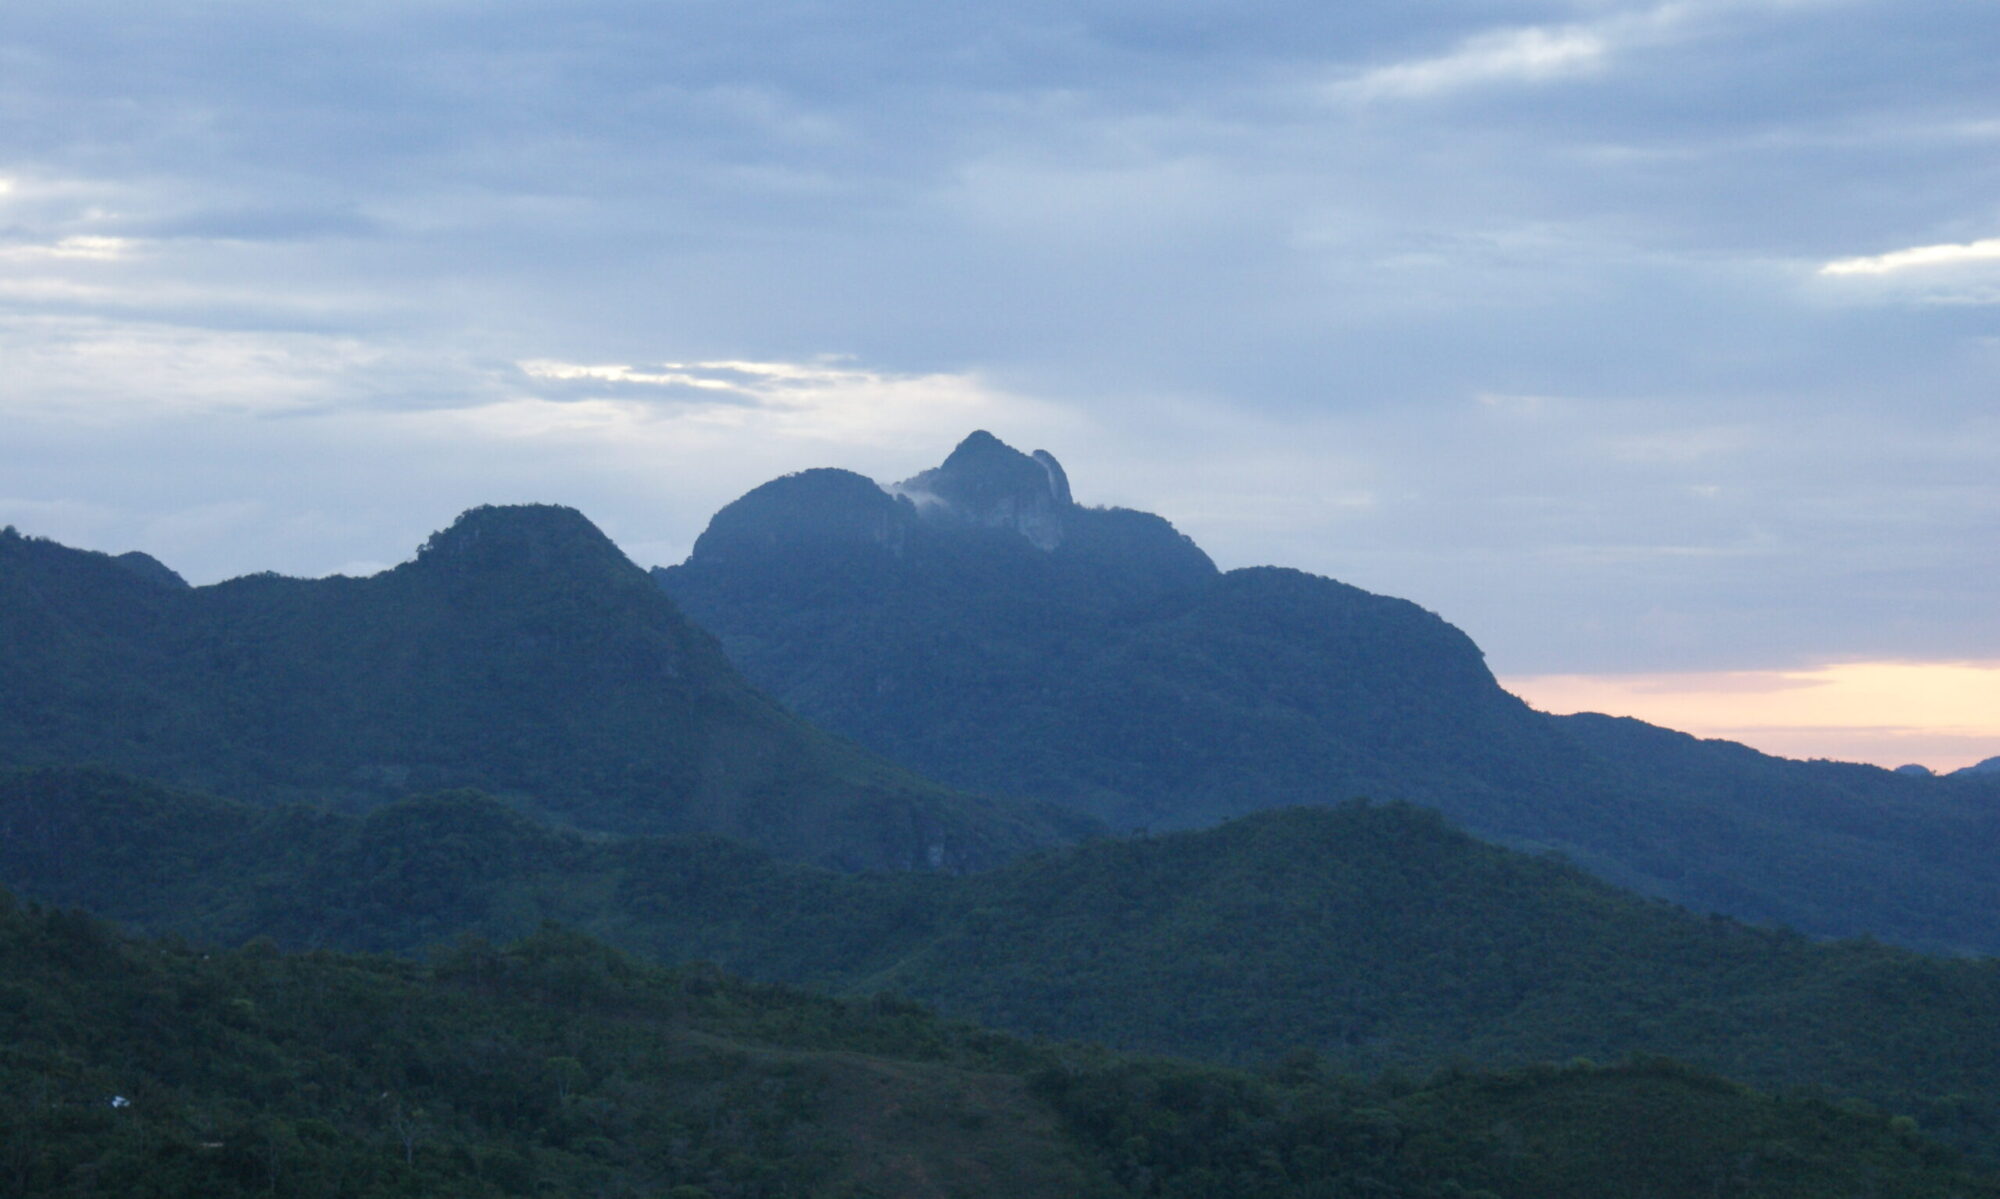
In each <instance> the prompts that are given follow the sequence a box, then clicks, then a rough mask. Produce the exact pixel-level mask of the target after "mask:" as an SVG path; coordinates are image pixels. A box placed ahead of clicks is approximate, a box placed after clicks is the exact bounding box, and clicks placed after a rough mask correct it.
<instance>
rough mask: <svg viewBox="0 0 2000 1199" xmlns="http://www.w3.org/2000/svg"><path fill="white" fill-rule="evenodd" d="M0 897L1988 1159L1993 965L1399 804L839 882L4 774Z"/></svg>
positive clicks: (179, 924) (812, 872) (748, 854)
mask: <svg viewBox="0 0 2000 1199" xmlns="http://www.w3.org/2000/svg"><path fill="white" fill-rule="evenodd" d="M0 879H4V880H6V882H7V884H8V885H9V886H12V887H14V888H15V889H17V890H18V891H20V892H21V893H22V894H24V895H27V896H32V897H37V898H41V899H44V900H48V901H54V902H60V903H70V904H81V905H83V906H86V907H88V908H90V909H92V910H94V911H98V912H100V913H103V914H105V915H107V916H111V917H114V918H117V919H120V920H125V921H130V922H133V923H135V924H138V925H139V926H141V927H143V928H145V929H147V930H150V931H153V932H172V933H179V934H181V935H184V936H189V937H194V938H197V939H200V940H203V941H210V942H220V943H222V944H235V943H240V942H241V941H243V940H245V939H247V938H250V937H254V936H259V935H268V936H272V937H275V938H277V939H278V940H279V941H280V942H281V943H283V944H286V945H291V946H299V947H318V946H327V947H334V948H342V949H367V950H391V951H398V952H406V953H407V952H414V951H418V950H421V949H424V948H425V947H427V946H431V945H436V944H440V943H449V942H451V941H452V940H454V939H455V938H457V937H458V936H460V935H461V934H463V933H466V932H475V933H478V934H481V935H483V936H486V937H489V938H493V939H506V938H509V937H513V936H518V935H522V934H524V933H527V932H531V931H533V930H534V929H535V928H536V927H537V926H538V924H539V923H540V922H541V921H542V920H544V919H550V918H553V919H557V920H560V921H562V922H564V923H566V924H569V925H572V926H574V927H577V928H580V929H583V930H585V931H588V932H591V933H593V934H595V935H599V936H603V937H605V938H607V939H609V940H611V941H613V942H615V943H617V944H620V945H622V946H624V947H626V948H628V949H633V950H638V951H642V952H644V953H646V954H647V955H648V956H651V957H655V958H657V959H660V960H665V961H694V960H700V961H709V962H714V963H718V964H720V965H722V966H723V967H725V968H727V969H729V970H732V971H736V972H740V973H743V974H747V975H750V976H752V977H757V978H762V979H771V980H779V981H788V982H795V983H805V984H810V985H814V986H817V987H821V988H826V989H830V990H834V991H837V992H847V993H855V994H867V993H870V992H873V991H876V990H879V989H882V988H885V987H887V988H890V989H893V990H896V991H900V992H903V993H906V994H910V995H913V996H916V997H918V998H921V999H924V1000H927V1001H930V1002H932V1003H935V1004H936V1005H937V1006H938V1007H939V1008H940V1010H942V1011H943V1012H945V1013H946V1014H948V1015H952V1016H957V1017H962V1018H966V1019H974V1020H978V1021H980V1022H982V1023H986V1024H990V1025H994V1026H997V1027H1000V1028H1004V1029H1008V1030H1011V1031H1014V1032H1022V1033H1033V1034H1037V1035H1044V1036H1052V1037H1061V1038H1066V1039H1076V1038H1083V1039H1089V1040H1096V1041H1101V1042H1104V1043H1107V1044H1110V1045H1114V1046H1118V1047H1121V1048H1127V1049H1142V1050H1148V1051H1153V1052H1166V1053H1174V1054H1182V1055H1193V1056H1200V1057H1206V1058H1222V1059H1229V1060H1236V1061H1242V1062H1268V1061H1271V1060H1274V1059H1277V1058H1279V1057H1282V1056H1284V1055H1285V1054H1287V1053H1288V1052H1290V1051H1293V1050H1295V1049H1299V1048H1309V1049H1312V1050H1314V1051H1316V1052H1317V1053H1318V1054H1320V1055H1321V1056H1322V1057H1323V1058H1324V1059H1325V1060H1326V1061H1327V1062H1328V1063H1330V1064H1331V1065H1333V1066H1335V1067H1339V1068H1343V1069H1367V1070H1372V1069H1376V1068H1379V1067H1382V1066H1385V1065H1402V1066H1407V1067H1413V1068H1417V1069H1419V1070H1422V1069H1427V1068H1430V1067H1433V1066H1437V1065H1439V1064H1443V1063H1447V1062H1451V1061H1455V1060H1466V1061H1474V1062H1479V1063H1486V1064H1497V1065H1517V1064H1520V1063H1526V1062H1533V1061H1538V1060H1551V1061H1566V1060H1568V1059H1570V1058H1571V1057H1574V1056H1577V1055H1586V1056H1589V1057H1592V1058H1595V1059H1598V1060H1605V1061H1609V1060H1616V1059H1618V1058H1621V1057H1623V1056H1624V1055H1627V1054H1632V1053H1654V1054H1666V1055H1669V1056H1671V1057H1675V1058H1679V1059H1682V1060H1686V1061H1690V1062H1693V1063H1695V1064H1697V1065H1700V1066H1702V1067H1704V1068H1707V1069H1712V1070H1716V1071H1719V1072H1722V1073H1724V1074H1727V1075H1729V1076H1730V1077H1734V1078H1738V1079H1741V1080H1743V1081H1746V1082H1750V1083H1753V1084H1755V1085H1759V1086H1765V1087H1776V1086H1807V1085H1810V1086H1817V1087H1820V1088H1823V1089H1824V1091H1825V1093H1827V1094H1830V1095H1835V1096H1846V1095H1860V1096H1863V1097H1865V1098H1867V1099H1869V1100H1870V1101H1872V1102H1874V1103H1875V1104H1877V1105H1879V1106H1881V1107H1882V1108H1884V1109H1886V1110H1887V1111H1890V1112H1892V1113H1898V1112H1899V1113H1906V1114H1910V1115H1913V1116H1915V1117H1916V1118H1917V1119H1918V1121H1919V1122H1920V1123H1921V1124H1922V1125H1923V1126H1924V1127H1925V1128H1927V1129H1930V1130H1932V1131H1935V1132H1937V1133H1939V1134H1940V1135H1944V1136H1947V1137H1949V1138H1951V1139H1953V1140H1956V1141H1959V1142H1961V1143H1964V1144H1967V1145H1970V1146H1975V1147H1977V1148H1979V1149H1980V1150H1981V1151H1982V1152H1983V1153H1984V1154H1986V1155H1988V1156H1990V1157H1992V1158H1994V1159H1995V1160H2000V962H1995V961H1993V960H1981V961H1965V960H1955V959H1933V958H1925V957H1922V956H1919V955H1917V954H1914V953H1911V952H1908V951H1905V950H1899V949H1894V948H1889V947H1884V946H1881V945H1876V944H1867V943H1846V944H1837V945H1822V944H1818V943H1815V942H1812V941H1810V940H1808V939H1806V938H1804V937H1801V936H1799V935H1797V934H1794V933H1788V932H1779V931H1771V930H1764V929H1757V928H1751V927H1746V926H1743V925H1740V924H1737V923H1735V922H1733V921H1728V920H1722V919H1718V918H1713V917H1703V916H1697V915H1693V914H1690V913H1688V912H1686V911H1684V910H1681V909H1678V908H1675V907H1672V906H1670V905H1667V904H1662V903H1659V902H1657V901H1649V900H1643V899H1640V898H1638V897H1635V896H1631V895H1629V894H1626V893H1623V892H1621V891H1618V890H1617V889H1615V888H1612V887H1609V886H1607V885H1605V884H1603V883H1601V882H1599V881H1597V880H1595V879H1593V878H1591V877H1589V876H1588V875H1586V874H1584V873H1583V872H1581V871H1579V870H1576V869H1574V868H1573V867H1569V866H1566V865H1563V864H1560V863H1557V862H1553V861H1550V860H1548V859H1546V858H1541V857H1536V856H1532V855H1527V854H1522V853H1519V852H1516V851H1511V850H1505V849H1500V848H1497V847H1494V846H1491V845H1486V844H1482V843H1480V842H1478V841H1475V840H1474V839H1472V838H1471V837H1469V836H1467V835H1465V834H1463V833H1460V832H1457V831H1455V830H1453V829H1451V828H1449V827H1448V826H1446V825H1445V824H1444V822H1443V821H1441V820H1439V819H1438V818H1437V817H1436V816H1434V815H1432V814H1429V813H1425V812H1422V811H1419V810H1417V809H1413V808H1408V807H1403V806H1389V807H1363V806H1357V805H1345V806H1340V807H1328V808H1317V809H1291V810H1286V811H1281V812H1268V813H1263V814H1260V815H1257V816H1253V817H1248V818H1244V819H1241V820H1238V821H1235V822H1232V823H1230V824H1227V825H1225V826H1223V827H1221V828H1217V829H1212V830H1208V831H1204V832H1191V833H1177V834H1172V835H1168V836H1159V837H1150V838H1141V839H1136V840H1128V841H1107V842H1100V843H1096V844H1092V845H1086V846H1080V847H1077V848H1074V849H1069V850H1062V851H1057V852H1052V853H1048V854H1043V855H1037V856H1035V857H1033V858H1030V859H1027V860H1024V861H1020V862H1016V863H1013V864H1010V865H1008V866H1005V867H1002V868H999V869H996V870H993V871H988V872H985V873H981V874H976V875H965V876H952V875H945V874H939V873H924V874H918V873H909V872H896V873H886V874H861V875H856V874H846V873H838V872H830V871H823V870H817V869H812V868H807V867H801V866H795V865H786V864H783V863H780V862H777V861H775V860H773V859H771V858H770V857H768V856H766V855H763V854H760V853H758V852H756V851H753V850H750V849H747V848H744V847H741V846H737V845H733V844H730V843H728V842H724V841H720V840H714V839H672V840H655V839H638V840H611V841H606V840H601V839H598V840H592V839H585V838H581V837H579V836H576V835H574V834H564V833H559V832H555V831H552V830H549V829H546V828H543V827H541V826H538V825H535V824H533V823H532V822H530V821H528V820H526V819H524V818H523V817H521V816H520V815H519V814H517V813H514V812H511V811H509V810H508V809H506V808H505V807H503V806H501V805H499V804H498V803H496V802H494V801H492V800H488V799H485V798H483V797H479V796H476V795H472V794H467V793H458V794H451V795H442V796H436V797H430V798H424V799H418V800H411V801H406V802H403V803H400V804H396V805H392V806H390V807H386V808H382V809H379V810H377V811H375V812H373V813H371V814H369V815H368V816H366V817H365V818H355V817H345V816H333V815H327V814H324V813H319V814H315V813H311V812H308V811H305V810H300V809H278V810H270V809H263V810H260V809H254V808H249V807H245V806H243V805H239V804H233V803H229V802H226V801H219V800H212V799H203V798H200V797H195V796H190V795H187V794H184V793H179V792H174V791H170V790H166V789H162V788H159V787H157V786H154V785H151V784H144V783H139V782H136V781H134V780H129V779H124V778H121V777H119V776H115V775H109V774H104V773H93V772H75V771H41V772H33V773H27V774H16V775H13V776H8V777H5V778H4V779H0Z"/></svg>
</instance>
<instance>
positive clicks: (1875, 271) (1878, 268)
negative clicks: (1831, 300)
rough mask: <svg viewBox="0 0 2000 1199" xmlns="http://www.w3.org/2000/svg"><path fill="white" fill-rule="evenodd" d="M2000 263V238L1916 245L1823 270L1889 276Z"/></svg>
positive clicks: (1838, 261)
mask: <svg viewBox="0 0 2000 1199" xmlns="http://www.w3.org/2000/svg"><path fill="white" fill-rule="evenodd" d="M1994 261H2000V237H1989V238H1985V239H1983V240H1980V241H1975V242H1967V243H1964V244H1962V245H1937V246H1913V247H1911V248H1910V249H1907V250H1894V251H1891V252H1889V253H1887V254H1876V255H1873V256H1871V257H1864V258H1840V259H1836V260H1834V261H1832V262H1829V263H1827V264H1826V265H1825V266H1822V267H1820V268H1819V273H1820V274H1822V275H1888V274H1893V273H1895V272H1897V271H1908V270H1916V269H1920V268H1924V267H1941V266H1960V265H1963V264H1965V263H1968V262H1994Z"/></svg>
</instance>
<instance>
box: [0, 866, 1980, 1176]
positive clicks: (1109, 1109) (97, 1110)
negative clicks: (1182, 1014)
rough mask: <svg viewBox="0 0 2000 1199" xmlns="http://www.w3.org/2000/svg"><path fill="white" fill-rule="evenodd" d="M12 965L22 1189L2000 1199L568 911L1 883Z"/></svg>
mask: <svg viewBox="0 0 2000 1199" xmlns="http://www.w3.org/2000/svg"><path fill="white" fill-rule="evenodd" d="M0 978H4V979H5V982H4V984H0V1044H4V1045H5V1046H6V1052H5V1053H4V1054H0V1189H4V1190H5V1192H6V1193H7V1194H8V1195H12V1196H19V1197H20V1199H32V1197H40V1196H76V1197H82V1196H111V1195H118V1196H127V1195H148V1196H154V1197H157V1199H235V1197H238V1196H245V1197H247V1196H252V1195H271V1194H283V1195H289V1196H297V1197H299V1199H320V1197H325V1199H333V1197H335V1196H343V1197H344V1196H367V1197H380V1199H388V1197H390V1196H410V1197H416V1196H423V1197H425V1199H432V1197H439V1196H454V1197H456V1196H464V1197H482V1199H484V1197H496V1199H497V1197H501V1196H529V1195H546V1194H566V1195H583V1194H589V1195H602V1196H617V1197H626V1196H649V1197H650V1196H666V1197H667V1199H794V1197H796V1199H803V1197H804V1196H823V1197H833V1199H864V1197H868V1196H879V1197H889V1196H893V1197H895V1199H947V1197H949V1196H961V1195H1007V1196H1010V1197H1011V1196H1018V1197H1019V1199H1037V1197H1038V1196H1048V1197H1049V1199H1057V1197H1060V1199H1120V1197H1127V1196H1129V1197H1131V1199H1140V1197H1145V1196H1157V1197H1165V1199H1182V1197H1185V1199H1196V1197H1217V1199H1219V1197H1221V1196H1243V1195H1257V1196H1261V1197H1265V1199H1292V1197H1299V1199H1305V1197H1308V1196H1332V1195H1349V1194H1370V1195H1379V1196H1386V1197H1406V1199H1448V1197H1465V1196H1470V1195H1482V1194H1483V1195H1490V1196H1494V1197H1495V1199H1502V1197H1504V1199H1566V1197H1569V1196H1576V1197H1578V1199H1582V1197H1583V1196H1597V1195H1603V1194H1606V1193H1616V1194H1621V1195H1632V1196H1639V1195H1645V1196H1657V1197H1659V1199H1681V1197H1686V1199H1706V1197H1707V1196H1710V1195H1713V1194H1716V1193H1726V1194H1730V1195H1737V1196H1746V1197H1753V1199H1808V1197H1810V1199H1824V1197H1826V1196H1842V1195H1853V1196H1862V1195H1867V1196H1895V1197H1909V1199H1947V1197H1960V1199H1977V1197H1981V1196H1993V1195H2000V1187H1996V1185H1995V1183H1994V1181H1993V1180H1992V1179H1991V1177H1990V1176H1984V1175H1976V1174H1973V1173H1970V1172H1968V1171H1967V1170H1965V1169H1964V1168H1962V1167H1961V1166H1959V1165H1958V1164H1956V1163H1955V1161H1954V1160H1953V1157H1952V1155H1951V1154H1949V1153H1947V1152H1945V1151H1942V1150H1940V1149H1939V1148H1938V1147H1937V1146H1935V1145H1934V1144H1931V1143H1929V1142H1927V1141H1926V1140H1924V1139H1923V1138H1922V1137H1921V1136H1919V1135H1917V1134H1916V1133H1914V1132H1913V1131H1912V1130H1910V1129H1909V1128H1908V1127H1907V1125H1906V1124H1898V1123H1896V1122H1894V1121H1892V1120H1890V1119H1888V1118H1886V1117H1883V1116H1880V1115H1873V1114H1867V1113H1860V1112H1854V1111H1843V1110H1840V1109H1838V1108H1835V1107H1832V1106H1830V1105H1827V1104H1824V1103H1816V1102H1810V1101H1797V1100H1793V1101H1774V1100H1771V1099H1768V1098H1765V1097H1762V1096H1759V1095H1756V1094H1752V1093H1750V1092H1747V1091H1744V1090H1742V1089H1741V1088H1738V1087H1735V1086H1733V1085H1731V1084H1729V1083H1726V1082H1722V1081H1721V1080H1718V1079H1715V1078H1713V1077H1709V1076H1704V1075H1701V1074H1699V1073H1696V1072H1694V1071H1691V1070H1688V1069H1686V1068H1684V1067H1678V1066H1674V1065H1672V1064H1670V1063H1664V1062H1656V1063H1641V1064H1634V1065H1630V1066H1622V1067H1613V1068H1606V1069H1600V1068H1594V1067H1572V1068H1568V1069H1555V1068H1544V1069H1538V1070H1529V1071H1520V1072H1515V1073H1512V1074H1504V1075H1490V1074H1477V1073H1469V1072H1464V1071H1458V1072H1451V1073H1446V1074H1441V1075H1439V1076H1437V1077H1436V1078H1434V1079H1432V1080H1431V1081H1430V1082H1428V1083H1427V1084H1423V1085H1413V1084H1410V1083H1407V1082H1396V1081H1393V1080H1386V1079H1385V1080H1382V1081H1380V1082H1376V1083H1367V1082H1360V1081H1353V1080H1348V1079H1343V1078H1338V1077H1331V1076H1328V1075H1326V1074H1324V1073H1323V1072H1322V1071H1319V1070H1318V1069H1316V1068H1313V1067H1312V1066H1311V1065H1310V1064H1309V1063H1305V1064H1298V1065H1294V1066H1292V1067H1290V1068H1288V1069H1287V1070H1286V1071H1284V1072H1282V1073H1279V1074H1275V1075H1271V1076H1266V1077H1261V1078H1260V1077H1253V1076H1249V1075H1244V1074H1237V1073H1233V1072H1229V1071H1224V1070H1218V1069H1214V1068H1209V1067H1198V1066H1190V1065H1184V1064H1175V1063H1168V1062H1161V1061H1138V1060H1132V1059H1125V1058H1120V1057H1117V1056H1115V1055H1110V1054H1106V1053H1103V1052H1100V1051H1093V1050H1086V1049H1080V1048H1077V1047H1054V1046H1047V1045H1037V1044H1032V1043H1022V1042H1018V1041H1012V1040H1009V1039H1007V1038H1004V1037H999V1036H995V1035H993V1034H991V1033H985V1032H981V1031H979V1030H977V1029H973V1028H969V1027H965V1026H959V1025H950V1024H945V1023H942V1022H940V1021H938V1020H936V1019H934V1018H932V1017H930V1016H929V1015H927V1014H926V1013H924V1012H923V1011H922V1010H921V1009H918V1008H916V1007H915V1006H914V1005H911V1004H909V1003H907V1002H903V1001H896V1000H891V999H877V1000H873V1001H869V1002H865V1003H846V1004H844V1003H839V1002H835V1001H831V1000H827V999H823V998H819V997H815V996H809V995H804V994H800V993H797V992H792V991H786V990H782V989H779V988H774V987H766V986H754V985H750V984H745V983H741V982H737V981H734V980H731V979H729V978H726V977H723V976H720V975H718V974H717V973H716V972H714V971H713V970H710V969H693V970H683V971H664V970H660V969H657V968H647V967H644V966H641V965H639V964H637V963H635V962H633V961H631V960H630V959H627V958H624V957H622V956H620V955H619V954H617V953H615V952H613V951H611V950H608V949H606V948H604V947H603V946H601V945H599V944H596V943H593V942H591V941H589V940H586V939H584V938H581V937H578V936H576V935H574V934H570V933H566V932H564V931H563V930H560V929H556V928H548V929H543V930H541V931H539V932H538V933H537V934H536V935H534V936H533V937H531V938H529V939H527V940H525V941H523V942H520V943H517V944H514V945H512V946H509V947H507V948H504V949H496V948H494V947H493V946H491V945H488V944H485V943H483V942H470V941H469V942H465V943H461V944H460V945H458V946H456V947H455V948H453V949H452V950H451V951H449V952H447V953H443V954H440V955H438V956H437V957H435V958H434V959H433V960H432V961H431V963H429V964H428V965H423V966H419V965H415V964H412V963H409V962H406V961H399V960H392V959H383V958H366V957H347V956H340V955H334V954H326V953H316V954H312V955H308V956H301V957H288V956H284V955H281V954H279V953H277V952H276V951H274V950H273V949H272V948H271V947H270V946H269V944H268V942H265V943H258V944H253V945H250V946H246V947H244V948H243V949H241V950H237V951H234V952H221V951H217V952H212V953H211V952H207V951H201V952H196V951H191V950H188V949H186V948H184V947H176V946H173V945H168V944H162V943H158V942H146V941H132V940H127V939H125V938H124V937H122V936H120V935H118V934H117V933H114V932H113V931H111V930H110V929H108V928H106V927H105V926H103V925H100V924H98V923H96V922H95V921H93V920H91V919H90V918H89V917H87V916H84V915H82V914H80V913H69V912H59V911H39V910H34V909H28V910H23V909H22V908H20V907H19V906H17V905H16V903H15V902H14V900H13V899H12V898H11V897H10V896H8V895H6V894H5V893H4V892H0ZM1496 1130H1504V1135H1500V1136H1496Z"/></svg>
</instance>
